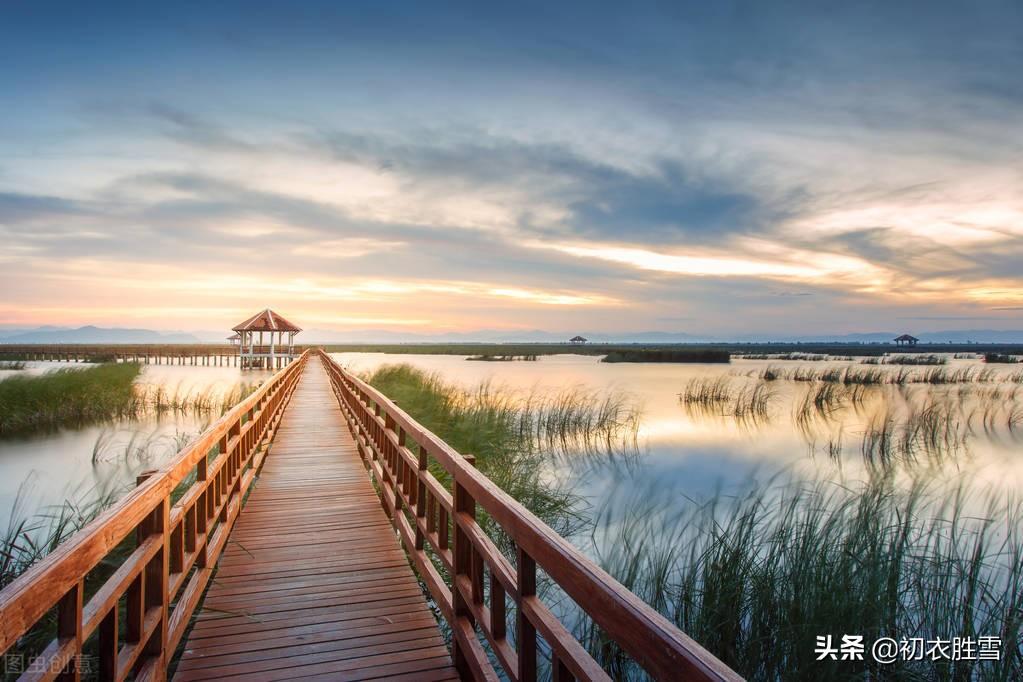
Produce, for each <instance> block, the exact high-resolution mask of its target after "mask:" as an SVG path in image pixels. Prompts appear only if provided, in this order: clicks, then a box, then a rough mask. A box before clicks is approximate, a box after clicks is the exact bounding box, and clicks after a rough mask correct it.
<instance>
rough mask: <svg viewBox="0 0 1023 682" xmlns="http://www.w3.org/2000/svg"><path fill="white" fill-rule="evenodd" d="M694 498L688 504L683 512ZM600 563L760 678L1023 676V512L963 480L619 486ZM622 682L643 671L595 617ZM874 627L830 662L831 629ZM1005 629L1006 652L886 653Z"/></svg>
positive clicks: (598, 651)
mask: <svg viewBox="0 0 1023 682" xmlns="http://www.w3.org/2000/svg"><path fill="white" fill-rule="evenodd" d="M680 509H681V511H680ZM595 528H596V530H595V535H594V546H595V548H596V553H597V555H598V557H599V561H600V563H601V564H602V565H603V566H604V568H605V569H607V570H608V571H609V572H610V573H611V574H612V575H614V576H616V577H617V578H618V579H619V580H620V581H621V582H622V583H623V584H624V585H625V586H626V587H627V588H629V589H630V590H632V591H633V592H635V593H636V594H637V595H638V596H640V597H641V598H642V599H644V600H645V601H646V602H647V603H649V604H651V605H652V606H653V607H654V608H656V609H657V610H659V611H660V612H661V613H662V614H664V615H665V616H666V617H668V618H669V619H671V620H673V621H674V622H675V623H676V625H678V627H679V628H681V629H682V630H683V631H684V632H686V633H687V634H688V635H689V636H691V637H693V638H694V639H695V640H696V641H698V642H700V643H701V644H702V645H703V646H705V647H707V648H708V649H709V650H710V651H711V652H712V653H714V654H715V655H716V656H718V657H719V658H720V659H721V660H722V661H724V662H725V663H726V664H728V665H729V666H731V667H732V668H733V669H735V670H736V671H738V672H739V673H740V674H742V675H743V676H745V677H747V678H748V679H751V680H820V679H829V680H863V679H911V680H1009V679H1020V676H1021V675H1023V609H1021V605H1023V508H1021V505H1020V503H1019V500H1017V499H1015V498H1014V497H1008V498H1006V497H999V496H997V495H994V494H991V493H985V492H983V491H980V490H977V489H975V488H973V487H971V486H970V485H969V484H968V483H962V484H960V486H959V487H958V488H956V489H953V490H951V491H949V490H946V489H941V488H938V487H937V486H932V485H930V484H928V483H925V482H923V481H922V480H918V481H915V482H913V483H911V484H910V485H909V486H908V487H904V486H903V487H900V486H899V485H897V484H896V483H895V480H894V477H892V476H888V475H885V476H877V477H874V478H873V479H871V480H869V481H867V482H865V483H860V484H841V485H839V484H834V483H828V482H819V483H803V482H800V481H789V482H782V483H775V482H772V483H768V484H762V485H757V484H752V485H751V486H750V487H749V489H748V490H745V491H743V493H742V494H740V495H737V496H734V497H733V496H725V495H723V494H718V495H716V496H714V497H713V498H712V499H710V500H709V501H708V502H706V503H705V504H696V503H694V502H693V501H685V500H683V501H679V500H672V499H670V498H668V497H667V496H666V495H664V494H658V493H657V492H656V491H651V490H635V489H633V490H631V491H629V492H625V493H622V494H620V495H612V496H611V497H610V498H609V500H608V504H607V506H606V507H605V509H603V510H602V512H601V514H600V516H599V517H598V523H597V525H596V527H595ZM575 631H576V633H577V635H579V636H580V638H581V639H582V641H583V642H584V644H585V645H586V646H587V648H588V649H589V651H590V652H591V654H593V655H595V656H597V657H598V660H599V661H600V662H601V663H602V664H603V665H604V667H605V668H606V669H607V670H609V671H610V672H611V674H612V676H613V677H614V678H615V679H623V680H625V679H642V678H643V676H642V674H641V672H640V671H639V670H637V668H636V666H635V664H634V663H633V662H631V661H630V660H629V659H628V658H627V657H626V656H624V655H623V653H622V651H621V650H620V648H618V647H617V646H616V645H615V644H614V643H613V642H609V641H608V640H607V639H606V638H604V637H602V635H601V633H600V632H599V630H598V629H597V628H594V627H593V625H592V623H591V622H589V621H588V619H585V618H582V617H580V619H579V622H578V623H577V625H576V627H575ZM844 634H850V635H862V636H863V637H864V641H865V642H867V646H868V649H867V652H866V654H867V655H865V656H864V660H861V661H831V660H824V661H817V660H816V658H817V656H816V653H815V646H816V638H817V637H818V636H821V635H825V636H826V635H830V636H832V637H833V639H834V641H836V642H841V637H842V635H844ZM986 635H992V636H995V637H1000V638H1001V641H1002V657H1001V660H998V661H947V660H939V661H931V660H922V661H900V662H897V663H894V664H891V665H881V664H878V663H876V662H874V661H873V660H872V658H871V656H870V652H869V645H870V643H872V642H873V641H875V640H876V639H878V638H880V637H893V638H895V639H896V640H899V639H902V638H912V637H922V638H924V639H934V638H939V637H940V638H942V639H950V638H952V637H956V636H961V637H973V638H977V637H980V636H986Z"/></svg>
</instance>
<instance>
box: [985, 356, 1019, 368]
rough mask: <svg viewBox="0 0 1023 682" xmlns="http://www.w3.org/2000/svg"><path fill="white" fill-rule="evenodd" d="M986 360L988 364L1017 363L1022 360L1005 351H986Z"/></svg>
mask: <svg viewBox="0 0 1023 682" xmlns="http://www.w3.org/2000/svg"><path fill="white" fill-rule="evenodd" d="M984 362H986V363H987V364H989V365H991V364H1009V365H1012V364H1016V363H1017V362H1020V359H1019V358H1018V357H1016V356H1015V355H1007V354H1005V353H984Z"/></svg>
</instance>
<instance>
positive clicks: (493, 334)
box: [0, 325, 1023, 344]
mask: <svg viewBox="0 0 1023 682" xmlns="http://www.w3.org/2000/svg"><path fill="white" fill-rule="evenodd" d="M229 333H230V332H228V331H224V330H221V331H211V330H203V331H195V332H180V331H173V332H161V331H154V330H152V329H121V328H107V327H95V326H91V325H90V326H86V327H78V328H66V327H54V326H44V327H35V328H23V327H21V328H19V327H13V326H10V325H2V326H0V344H17V343H224V342H225V341H226V337H227V336H228V335H229ZM576 333H578V334H581V335H582V336H584V337H586V338H587V339H589V340H590V342H592V343H747V342H749V343H764V342H771V341H775V342H779V343H888V342H891V341H892V339H894V338H895V337H896V336H898V335H899V334H901V333H903V332H901V331H900V332H891V331H887V332H867V333H860V334H841V335H834V334H815V335H781V334H745V335H735V336H728V335H721V336H711V335H701V334H688V333H683V332H660V331H646V332H635V333H608V332H599V331H581V332H573V333H571V334H568V333H564V332H548V331H544V330H541V329H534V330H525V331H507V330H492V329H491V330H486V329H484V330H479V331H472V332H442V333H437V334H416V333H409V332H392V331H386V330H373V329H369V330H356V331H346V332H339V331H332V330H327V329H309V330H306V331H304V332H302V333H301V334H299V336H298V338H297V339H296V341H298V342H299V343H306V344H325V343H473V342H484V343H558V342H562V341H567V340H568V338H569V337H571V336H575V334H576ZM911 333H912V332H911ZM915 336H917V337H919V339H920V341H921V343H1023V329H1001V330H999V329H968V330H946V331H935V332H918V333H916V334H915Z"/></svg>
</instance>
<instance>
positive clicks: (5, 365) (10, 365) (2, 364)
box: [0, 360, 26, 371]
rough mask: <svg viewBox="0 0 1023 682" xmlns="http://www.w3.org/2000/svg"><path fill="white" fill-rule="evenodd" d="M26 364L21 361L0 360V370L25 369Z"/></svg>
mask: <svg viewBox="0 0 1023 682" xmlns="http://www.w3.org/2000/svg"><path fill="white" fill-rule="evenodd" d="M25 367H26V363H25V362H23V361H21V360H0V369H6V370H15V371H16V370H21V369H25Z"/></svg>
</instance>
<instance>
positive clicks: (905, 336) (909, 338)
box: [895, 334, 920, 341]
mask: <svg viewBox="0 0 1023 682" xmlns="http://www.w3.org/2000/svg"><path fill="white" fill-rule="evenodd" d="M895 340H896V341H919V340H920V339H918V338H916V337H915V336H910V335H909V334H903V335H902V336H897V337H895Z"/></svg>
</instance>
